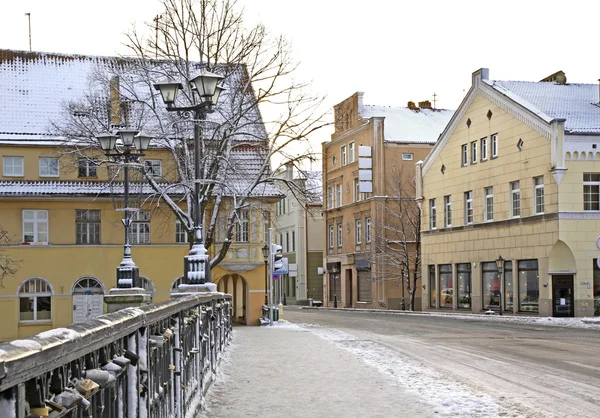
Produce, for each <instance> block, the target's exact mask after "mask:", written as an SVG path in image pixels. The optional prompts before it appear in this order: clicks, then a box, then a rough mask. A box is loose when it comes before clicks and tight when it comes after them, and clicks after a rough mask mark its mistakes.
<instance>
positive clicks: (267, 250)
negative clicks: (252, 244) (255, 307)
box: [262, 244, 269, 306]
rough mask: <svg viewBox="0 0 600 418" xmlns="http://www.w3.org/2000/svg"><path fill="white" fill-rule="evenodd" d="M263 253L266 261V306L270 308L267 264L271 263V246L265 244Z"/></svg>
mask: <svg viewBox="0 0 600 418" xmlns="http://www.w3.org/2000/svg"><path fill="white" fill-rule="evenodd" d="M262 253H263V258H264V259H265V305H266V306H269V298H268V297H267V287H268V283H267V281H268V278H269V275H268V273H267V262H268V261H269V245H268V244H265V246H264V247H262Z"/></svg>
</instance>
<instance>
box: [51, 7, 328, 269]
mask: <svg viewBox="0 0 600 418" xmlns="http://www.w3.org/2000/svg"><path fill="white" fill-rule="evenodd" d="M163 6H164V11H163V12H162V14H161V15H160V16H159V17H158V18H157V19H154V20H153V21H152V22H151V23H149V24H147V26H146V28H145V30H144V31H143V33H140V32H138V30H137V29H136V28H133V29H132V30H131V31H130V32H129V34H128V35H127V43H126V45H127V46H128V47H129V48H130V50H131V51H132V52H133V54H134V56H135V58H122V59H115V60H113V61H112V62H111V63H110V65H106V62H105V65H103V66H101V68H100V69H99V70H98V71H96V72H95V73H94V74H93V76H92V77H91V79H90V90H89V92H88V94H87V95H85V96H83V97H82V98H81V99H80V100H79V101H77V102H71V103H68V104H67V105H66V106H65V111H64V118H63V119H62V120H61V122H60V123H55V124H54V125H53V131H54V132H53V133H54V134H58V135H61V136H63V137H64V138H66V140H67V141H69V147H68V150H69V151H68V152H70V153H74V154H76V155H78V156H79V157H81V156H86V157H87V158H90V155H92V154H90V149H96V150H97V149H98V146H97V144H96V143H95V141H94V140H93V138H94V136H95V135H97V134H98V133H99V132H101V131H106V130H108V129H110V128H111V127H114V125H123V124H127V125H129V126H133V127H137V128H140V129H143V130H144V131H146V132H148V133H149V134H151V135H152V136H153V137H154V138H155V140H154V142H153V143H154V144H155V145H158V146H160V147H161V148H163V149H167V150H169V152H170V154H171V156H172V161H173V162H174V164H173V167H172V170H173V173H172V174H173V176H172V177H174V178H177V181H176V182H173V183H169V182H168V181H166V179H157V178H156V177H154V176H152V175H150V174H148V175H147V176H146V180H147V181H148V182H149V184H150V186H151V188H152V190H153V191H154V196H155V197H158V198H159V199H160V201H162V202H165V203H166V204H167V205H168V207H169V208H170V209H171V210H172V211H173V213H174V214H175V216H176V217H177V219H178V220H179V221H180V222H181V224H182V226H183V227H184V228H185V229H186V230H187V231H188V235H189V236H190V237H191V236H192V234H193V231H194V227H195V225H194V220H193V216H192V213H191V210H192V208H193V206H194V205H193V204H192V202H193V199H194V198H195V197H194V196H193V190H194V154H195V150H194V149H193V146H192V144H191V143H190V138H192V137H193V131H194V128H195V126H197V127H199V128H200V129H201V146H200V149H199V154H200V164H201V173H202V175H201V178H202V180H201V191H200V196H198V197H197V198H198V199H199V202H200V208H201V209H200V213H201V219H202V220H201V224H202V225H200V226H205V228H204V231H203V235H204V242H205V246H206V247H207V248H208V247H210V246H211V245H212V244H213V243H214V242H215V241H220V242H222V244H223V245H222V246H221V248H220V250H219V252H218V253H217V254H216V255H215V257H214V258H213V259H212V260H211V266H212V267H214V266H215V265H216V264H218V263H219V262H220V261H221V260H223V258H224V257H225V256H226V254H227V251H228V249H229V246H230V243H231V241H232V239H233V238H234V236H235V232H236V223H237V219H238V218H239V216H240V211H242V210H245V209H248V208H249V207H250V205H252V207H253V208H257V207H258V208H259V210H263V209H262V208H261V204H260V202H258V201H257V199H259V200H260V197H261V196H268V195H269V194H271V195H272V193H273V192H274V191H275V192H276V189H274V188H272V183H273V182H274V181H285V180H283V179H281V178H279V177H277V176H275V175H274V174H273V173H274V171H277V167H272V162H273V161H274V160H275V159H278V160H279V161H283V160H286V161H293V162H294V163H295V164H296V165H297V166H299V165H300V163H301V162H302V160H303V159H305V158H312V157H313V153H312V151H311V147H310V143H309V141H308V139H309V136H310V134H312V133H314V132H315V131H317V130H318V129H320V128H322V127H324V126H326V125H327V123H326V122H324V114H322V113H320V112H319V109H320V107H321V103H322V98H319V97H313V96H311V95H309V94H308V85H307V84H305V83H298V82H296V81H295V80H294V74H295V70H296V69H297V67H296V64H295V63H294V61H293V60H292V58H291V54H290V46H289V45H288V43H287V42H286V40H285V39H284V38H275V37H272V36H271V35H270V34H269V33H268V31H267V30H266V28H265V27H264V26H262V25H257V26H254V27H252V28H250V29H246V28H245V26H244V22H243V16H244V15H243V10H240V9H238V7H237V5H236V2H235V0H163ZM109 67H110V71H108V69H109ZM199 70H207V71H211V72H215V73H218V74H221V75H223V76H225V79H224V81H223V84H224V87H225V88H226V90H225V91H224V92H223V93H221V98H220V99H219V104H218V105H217V106H215V107H214V111H213V112H210V113H207V114H206V117H205V118H204V120H201V121H192V120H190V119H187V120H185V119H183V118H182V115H175V114H174V113H173V112H167V111H166V110H165V107H164V105H163V104H162V102H161V100H160V98H159V96H158V94H157V92H156V91H155V90H154V89H153V84H154V83H155V82H156V81H157V80H159V79H164V78H171V79H175V80H190V79H191V78H192V76H194V75H195V73H197V72H198V71H199ZM108 91H110V92H111V94H110V97H108V95H107V92H108ZM182 93H183V94H182V95H181V99H178V101H179V100H181V101H180V103H177V105H178V106H190V105H191V104H193V103H194V100H195V99H194V97H193V94H194V92H193V91H192V89H191V88H190V87H189V86H185V88H184V90H183V92H182ZM111 99H112V100H111ZM115 99H118V100H115ZM115 103H119V104H118V105H116V104H115ZM259 109H260V110H259ZM263 115H266V117H265V118H263ZM101 157H102V156H101V154H100V153H96V158H101ZM274 157H276V158H274ZM183 203H185V204H183ZM265 210H266V209H265ZM219 230H221V231H220V232H219Z"/></svg>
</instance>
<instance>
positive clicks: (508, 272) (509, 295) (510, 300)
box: [502, 261, 514, 311]
mask: <svg viewBox="0 0 600 418" xmlns="http://www.w3.org/2000/svg"><path fill="white" fill-rule="evenodd" d="M513 283H514V281H513V272H512V261H505V262H504V300H503V301H502V302H503V303H504V310H505V311H512V310H513V309H514V286H513Z"/></svg>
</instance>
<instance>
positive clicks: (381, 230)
mask: <svg viewBox="0 0 600 418" xmlns="http://www.w3.org/2000/svg"><path fill="white" fill-rule="evenodd" d="M451 115H452V112H451V111H447V110H438V109H432V108H431V105H430V103H429V102H422V103H420V107H417V106H415V105H414V103H412V102H410V103H409V107H407V108H393V107H384V106H368V105H364V104H363V93H360V92H358V93H355V94H354V95H352V96H351V97H349V98H347V99H346V100H344V101H343V102H341V103H339V104H337V105H336V106H334V116H335V131H334V133H333V134H332V136H331V141H330V142H324V143H323V144H322V149H323V151H322V152H323V196H324V207H323V211H324V214H325V215H324V216H325V225H324V226H325V253H324V260H323V265H324V267H325V269H326V275H325V280H324V287H325V288H324V292H323V293H324V298H325V303H326V304H327V305H329V306H335V305H337V306H338V307H357V308H382V309H386V308H388V309H400V308H402V307H404V308H406V309H408V307H409V303H408V302H407V299H408V298H409V289H408V280H410V281H411V283H412V285H411V289H412V290H413V291H414V292H416V293H415V294H416V295H417V297H416V298H415V306H414V307H413V308H414V309H420V289H421V285H417V286H415V285H414V278H415V274H417V277H418V273H419V272H418V269H415V268H414V266H416V265H418V264H419V255H418V227H419V226H418V225H416V226H415V228H412V229H411V228H410V226H409V224H410V222H407V220H408V218H409V216H408V214H409V213H410V212H404V211H405V209H404V208H406V207H408V208H410V207H415V206H416V203H415V202H414V195H413V194H412V193H413V192H414V181H413V180H414V175H415V172H414V163H415V161H418V160H420V159H423V158H425V156H426V155H427V154H428V153H429V151H430V150H431V148H432V146H433V144H434V143H435V141H436V140H437V138H438V135H439V133H440V132H441V131H442V130H443V127H444V126H445V124H446V123H447V121H448V120H449V118H450V116H451ZM361 183H366V185H365V186H361ZM416 212H417V213H418V211H416ZM408 229H411V230H410V231H408ZM403 232H404V234H403ZM399 247H404V259H401V257H399V254H400V252H399ZM403 299H404V305H403V304H402V301H403Z"/></svg>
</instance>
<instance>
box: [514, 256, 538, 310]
mask: <svg viewBox="0 0 600 418" xmlns="http://www.w3.org/2000/svg"><path fill="white" fill-rule="evenodd" d="M518 268H519V311H521V312H539V298H540V287H539V282H540V281H539V273H538V261H537V260H521V261H519V265H518Z"/></svg>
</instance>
